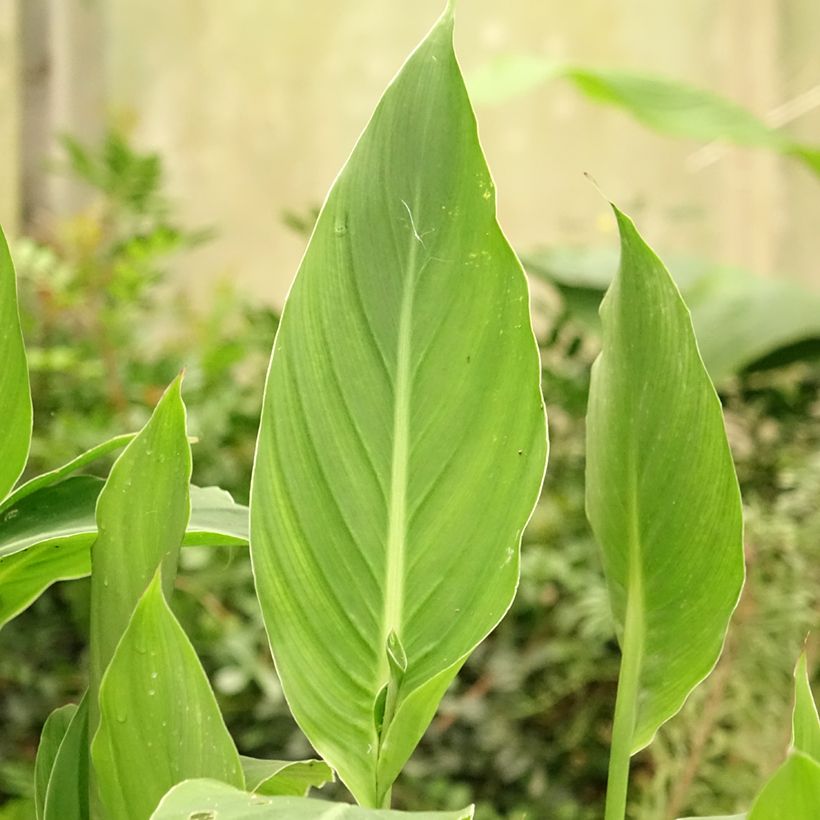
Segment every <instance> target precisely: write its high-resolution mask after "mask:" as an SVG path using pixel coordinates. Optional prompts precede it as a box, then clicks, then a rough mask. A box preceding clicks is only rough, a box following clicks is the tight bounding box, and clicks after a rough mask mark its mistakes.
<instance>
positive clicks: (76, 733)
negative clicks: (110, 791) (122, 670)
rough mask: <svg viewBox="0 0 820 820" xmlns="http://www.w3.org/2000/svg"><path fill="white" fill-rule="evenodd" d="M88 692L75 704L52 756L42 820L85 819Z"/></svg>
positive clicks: (86, 815)
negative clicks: (55, 751)
mask: <svg viewBox="0 0 820 820" xmlns="http://www.w3.org/2000/svg"><path fill="white" fill-rule="evenodd" d="M88 816H89V812H88V694H86V695H85V696H84V697H83V699H82V700H81V701H80V704H79V706H77V708H76V710H75V712H74V715H73V717H72V718H71V722H70V723H69V724H68V728H67V729H66V732H65V734H64V735H63V740H62V742H61V743H60V746H59V748H58V750H57V754H56V756H55V757H54V764H53V765H52V767H51V775H50V777H49V779H48V786H47V787H46V794H45V801H44V803H43V818H44V820H88Z"/></svg>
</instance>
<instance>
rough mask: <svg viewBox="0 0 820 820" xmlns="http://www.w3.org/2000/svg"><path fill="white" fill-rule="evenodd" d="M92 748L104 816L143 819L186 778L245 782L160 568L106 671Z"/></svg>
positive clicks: (214, 700)
mask: <svg viewBox="0 0 820 820" xmlns="http://www.w3.org/2000/svg"><path fill="white" fill-rule="evenodd" d="M91 756H92V760H93V764H94V773H95V778H96V784H97V788H98V790H99V794H100V796H101V798H102V803H103V805H104V806H105V808H106V810H107V812H108V815H107V816H110V817H116V818H118V820H120V819H121V820H145V818H146V817H148V816H149V815H150V814H151V812H152V811H153V810H154V809H155V808H156V806H157V804H158V803H159V801H160V799H161V798H162V796H163V795H164V794H165V793H166V792H167V791H168V790H169V789H170V788H171V787H172V786H174V785H175V784H176V783H179V782H181V781H182V780H185V779H187V778H195V777H213V778H217V779H219V780H222V781H224V782H226V783H230V784H232V785H235V786H238V787H243V786H244V784H245V783H244V777H243V775H242V767H241V765H240V762H239V754H238V753H237V751H236V747H235V746H234V744H233V741H232V740H231V737H230V735H229V734H228V730H227V728H226V727H225V724H224V722H223V720H222V715H221V714H220V712H219V707H218V705H217V703H216V698H215V697H214V694H213V692H212V690H211V687H210V684H209V683H208V679H207V677H206V676H205V672H204V670H203V669H202V667H201V665H200V663H199V659H198V658H197V656H196V652H195V651H194V648H193V647H192V646H191V643H190V641H189V640H188V638H187V636H186V635H185V632H184V631H183V629H182V627H181V626H180V625H179V622H178V621H177V620H176V618H175V617H174V615H173V613H172V612H171V610H170V608H169V607H168V604H167V602H166V600H165V596H164V594H163V590H162V583H161V578H160V571H159V570H158V571H157V574H156V575H155V576H154V579H153V581H152V582H151V584H150V585H149V587H148V589H147V590H146V591H145V593H144V595H143V596H142V598H141V599H140V601H139V603H138V605H137V608H136V609H135V610H134V615H133V617H132V618H131V621H130V623H129V624H128V627H127V629H126V630H125V634H124V635H123V636H122V640H121V641H120V642H119V645H118V646H117V649H116V652H115V653H114V657H113V658H112V660H111V663H110V664H109V666H108V669H107V670H106V672H105V676H104V677H103V680H102V685H101V687H100V723H99V730H98V731H97V733H96V735H95V736H94V740H93V743H92V746H91Z"/></svg>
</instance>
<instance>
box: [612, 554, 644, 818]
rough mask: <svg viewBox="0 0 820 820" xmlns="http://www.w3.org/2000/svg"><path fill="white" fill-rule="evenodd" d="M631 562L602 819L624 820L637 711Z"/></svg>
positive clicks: (637, 643)
mask: <svg viewBox="0 0 820 820" xmlns="http://www.w3.org/2000/svg"><path fill="white" fill-rule="evenodd" d="M631 563H632V567H631V570H630V584H629V592H628V597H627V603H626V618H625V624H624V637H623V646H622V655H621V671H620V674H619V676H618V694H617V696H616V698H615V717H614V719H613V722H612V747H611V748H610V752H609V773H608V776H607V786H606V812H605V814H604V818H605V820H624V818H625V817H626V793H627V787H628V784H629V760H630V758H631V756H632V738H633V735H634V731H635V720H636V718H637V712H638V685H639V683H640V673H641V660H642V658H641V656H642V654H643V613H642V608H643V590H642V583H641V580H642V579H641V575H640V570H639V569H638V568H637V566H636V563H637V562H635V561H633V562H631Z"/></svg>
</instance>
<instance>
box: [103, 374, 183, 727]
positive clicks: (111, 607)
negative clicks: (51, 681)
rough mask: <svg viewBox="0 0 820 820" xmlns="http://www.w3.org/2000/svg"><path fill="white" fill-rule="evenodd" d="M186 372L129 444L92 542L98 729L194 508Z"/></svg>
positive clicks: (168, 578) (171, 572) (171, 573)
mask: <svg viewBox="0 0 820 820" xmlns="http://www.w3.org/2000/svg"><path fill="white" fill-rule="evenodd" d="M180 391H181V377H177V379H175V380H174V382H172V384H171V386H170V387H169V388H168V389H167V390H166V392H165V394H164V395H163V397H162V398H161V399H160V400H159V402H158V404H157V406H156V408H155V409H154V412H153V413H152V415H151V418H150V419H149V420H148V423H147V424H146V425H145V427H144V428H143V429H142V430H141V431H140V433H139V434H138V435H137V437H136V438H135V439H134V440H133V441H132V442H131V443H130V444H129V445H128V446H127V447H126V448H125V450H123V452H122V454H121V455H120V457H119V458H118V459H117V461H116V462H115V463H114V466H113V467H112V468H111V473H110V474H109V476H108V480H107V481H106V482H105V486H104V487H103V489H102V492H101V493H100V496H99V498H98V500H97V512H96V519H97V529H98V535H97V539H96V541H95V542H94V545H93V547H92V548H91V565H92V575H91V652H90V655H91V662H90V681H91V683H90V697H91V703H90V714H91V720H90V725H91V734H92V736H93V734H94V731H95V730H96V727H97V692H98V690H99V686H100V681H101V680H102V676H103V673H104V672H105V670H106V667H107V666H108V663H109V661H110V660H111V658H112V657H113V655H114V650H115V648H116V646H117V644H118V643H119V641H120V638H121V637H122V634H123V632H125V627H126V626H127V624H128V622H129V620H130V619H131V614H132V613H133V612H134V607H135V606H136V604H137V601H138V600H139V599H140V597H141V596H142V593H143V592H144V591H145V589H146V587H147V586H148V582H149V581H150V580H151V579H152V577H153V576H154V574H155V572H156V570H157V566H158V565H160V564H161V565H162V567H163V569H164V570H165V573H164V577H163V581H164V583H165V584H166V587H167V588H168V589H169V590H170V588H172V586H173V582H174V578H175V577H176V568H177V558H178V555H179V549H180V546H181V545H182V539H183V536H184V534H185V529H186V526H187V524H188V517H189V515H190V512H191V506H190V499H189V495H188V487H189V485H190V481H191V447H190V445H189V444H188V437H187V433H186V427H185V424H186V422H185V406H184V405H183V403H182V395H181V392H180Z"/></svg>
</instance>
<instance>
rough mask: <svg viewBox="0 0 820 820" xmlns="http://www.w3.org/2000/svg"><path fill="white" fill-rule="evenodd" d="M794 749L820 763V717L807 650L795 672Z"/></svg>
mask: <svg viewBox="0 0 820 820" xmlns="http://www.w3.org/2000/svg"><path fill="white" fill-rule="evenodd" d="M792 748H794V749H796V750H797V751H798V752H803V754H805V755H807V756H808V757H810V758H811V759H812V760H814V761H815V762H817V763H820V717H818V715H817V705H816V703H815V702H814V695H813V694H812V691H811V683H810V682H809V664H808V658H807V655H806V651H805V650H804V651H803V652H802V653H801V654H800V658H799V659H798V661H797V666H796V667H795V670H794V712H793V714H792Z"/></svg>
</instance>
